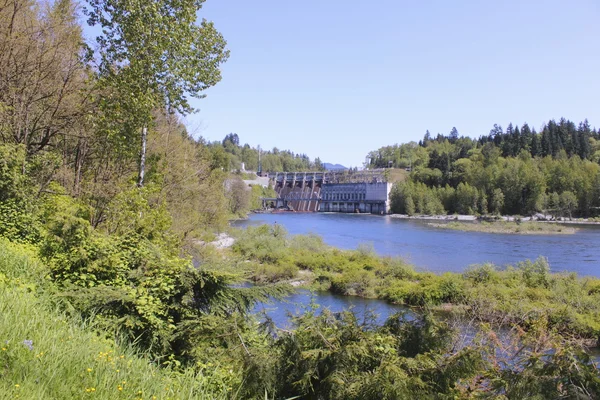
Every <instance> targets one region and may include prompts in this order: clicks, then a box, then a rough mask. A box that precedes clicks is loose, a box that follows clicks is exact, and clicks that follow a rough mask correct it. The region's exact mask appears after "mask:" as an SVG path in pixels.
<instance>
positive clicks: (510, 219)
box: [387, 214, 600, 225]
mask: <svg viewBox="0 0 600 400" xmlns="http://www.w3.org/2000/svg"><path fill="white" fill-rule="evenodd" d="M387 215H388V216H390V217H391V218H397V219H414V220H424V221H449V222H452V221H457V222H476V221H482V222H489V223H494V222H517V221H518V222H539V223H547V224H571V225H600V222H599V221H588V220H587V219H585V218H583V219H572V220H561V221H556V220H547V219H546V220H544V219H538V218H536V217H518V216H516V217H515V216H510V215H503V216H499V217H497V218H498V219H492V220H487V219H485V217H484V218H481V217H477V216H475V215H411V216H409V215H406V214H387Z"/></svg>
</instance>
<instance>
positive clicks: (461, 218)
mask: <svg viewBox="0 0 600 400" xmlns="http://www.w3.org/2000/svg"><path fill="white" fill-rule="evenodd" d="M250 214H344V215H363V216H364V215H373V216H378V217H381V216H388V217H390V218H396V219H413V220H423V221H449V222H451V221H458V222H476V221H483V222H489V223H494V222H502V221H504V222H539V223H548V224H570V225H600V221H589V220H588V219H587V218H573V219H570V220H568V219H563V220H560V221H558V220H550V219H548V218H551V217H550V216H544V215H543V214H539V215H541V216H542V218H541V219H539V217H521V216H512V215H502V216H498V217H490V218H493V219H490V220H488V219H486V217H485V216H484V217H483V218H482V217H478V216H476V215H407V214H370V213H338V212H320V211H284V210H276V211H267V212H261V211H259V212H257V211H255V210H254V211H250V212H249V213H248V215H250ZM248 218H249V217H246V218H236V219H233V220H230V221H236V220H247V219H248ZM496 218H497V219H496ZM544 218H546V219H544Z"/></svg>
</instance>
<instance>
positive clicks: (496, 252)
mask: <svg viewBox="0 0 600 400" xmlns="http://www.w3.org/2000/svg"><path fill="white" fill-rule="evenodd" d="M430 222H431V221H424V220H408V219H397V218H392V217H390V216H374V215H360V214H358V215H357V214H333V213H285V214H252V215H251V216H250V218H249V219H247V220H243V221H235V222H234V223H233V224H232V225H233V226H236V227H240V228H243V227H247V226H257V225H261V224H275V223H277V224H279V225H282V226H284V227H285V228H286V230H287V231H288V232H289V233H290V234H292V235H295V234H307V233H315V234H318V235H320V236H321V237H322V238H323V240H324V241H325V243H327V244H329V245H332V246H335V247H338V248H342V249H356V248H357V247H358V246H359V245H361V244H369V245H372V246H373V248H374V249H375V251H376V252H377V253H378V254H380V255H390V256H399V257H402V258H404V259H405V260H407V261H409V262H410V263H411V264H413V265H414V266H415V267H416V268H417V269H421V270H428V271H433V272H437V273H442V272H447V271H452V272H460V271H463V270H464V269H465V268H466V267H467V266H469V265H471V264H478V263H484V262H493V263H495V264H496V265H499V266H504V265H507V264H514V263H516V262H518V261H523V260H526V259H532V260H533V259H535V258H537V257H538V256H540V255H542V256H544V257H547V258H548V260H549V262H550V267H551V269H552V271H554V272H559V271H574V272H577V273H578V274H579V275H580V276H584V275H590V276H596V277H600V249H599V248H598V247H600V226H594V225H582V226H577V227H578V228H579V230H578V231H577V232H576V233H575V234H572V235H508V234H495V233H479V232H461V231H453V230H444V229H439V228H434V227H432V226H430V225H429V223H430ZM433 222H436V223H437V222H439V221H433ZM313 305H315V306H318V307H319V309H323V308H328V309H330V310H331V311H333V312H339V311H342V310H352V311H353V312H354V313H355V315H356V316H357V318H358V321H359V322H362V321H363V320H364V319H365V316H368V315H369V314H374V315H375V323H377V324H383V322H385V320H387V319H388V318H389V317H390V316H391V315H393V314H395V313H398V312H403V313H405V314H407V317H408V318H410V317H411V316H414V315H415V314H414V313H413V312H412V311H410V309H408V308H407V307H404V306H401V305H395V304H390V303H387V302H386V301H383V300H378V299H363V298H359V297H350V296H340V295H336V294H333V293H331V292H310V291H308V290H304V289H301V290H298V291H296V292H295V293H294V294H292V295H290V296H288V297H287V298H286V299H284V300H283V301H274V302H272V303H271V304H264V303H260V304H258V305H257V306H256V307H255V308H254V312H256V313H262V312H264V313H266V314H267V315H268V316H269V318H271V319H272V320H273V322H274V323H275V325H276V326H278V327H280V328H286V327H290V319H289V316H290V315H298V314H301V313H303V312H305V311H306V310H307V309H309V308H310V307H312V306H313ZM317 312H318V311H317ZM471 334H472V333H471ZM591 354H592V355H593V357H594V358H595V360H596V361H598V362H600V349H597V348H596V349H592V351H591Z"/></svg>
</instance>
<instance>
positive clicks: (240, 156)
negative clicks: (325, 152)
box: [206, 133, 324, 172]
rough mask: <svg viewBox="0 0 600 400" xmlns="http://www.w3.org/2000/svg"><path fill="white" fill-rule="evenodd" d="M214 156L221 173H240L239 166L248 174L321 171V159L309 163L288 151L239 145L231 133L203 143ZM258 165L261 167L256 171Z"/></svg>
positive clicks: (304, 155)
mask: <svg viewBox="0 0 600 400" xmlns="http://www.w3.org/2000/svg"><path fill="white" fill-rule="evenodd" d="M206 145H207V146H208V148H209V149H210V150H211V151H212V152H213V159H214V167H220V168H222V169H223V170H228V171H229V170H240V169H241V167H242V163H244V169H246V170H247V171H255V172H258V171H259V170H260V171H261V172H289V171H300V172H302V171H322V170H323V169H324V168H323V163H322V162H321V159H320V158H318V157H317V158H315V159H314V160H311V159H310V158H309V157H308V156H307V155H306V154H295V153H294V152H292V151H290V150H279V149H278V148H277V147H274V148H273V149H272V150H262V149H260V147H258V148H254V147H250V145H249V144H247V143H246V144H244V145H241V144H240V138H239V136H238V134H237V133H230V134H228V135H227V136H225V138H224V139H223V141H221V142H219V141H215V142H206ZM259 164H260V167H259Z"/></svg>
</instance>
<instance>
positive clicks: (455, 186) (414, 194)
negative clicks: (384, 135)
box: [368, 120, 600, 218]
mask: <svg viewBox="0 0 600 400" xmlns="http://www.w3.org/2000/svg"><path fill="white" fill-rule="evenodd" d="M564 132H570V133H569V134H568V135H565V134H564ZM597 135H598V133H597V132H595V131H594V132H593V131H592V130H591V129H590V127H589V124H588V123H587V122H585V123H582V124H580V126H579V127H578V128H576V127H575V125H574V124H573V123H572V122H570V121H566V120H561V121H560V123H558V124H557V123H556V122H555V121H550V122H549V123H548V124H547V125H546V126H545V127H544V131H543V132H542V134H541V135H539V134H537V133H535V132H532V131H531V130H530V129H529V127H528V126H527V125H524V126H523V128H522V129H520V130H519V128H518V127H516V128H513V127H512V125H510V126H509V128H508V131H507V133H504V132H503V131H502V128H501V127H499V126H497V125H495V126H494V129H493V130H492V131H491V132H490V136H482V137H480V138H479V139H478V140H473V139H469V138H458V139H457V138H453V137H451V136H443V135H438V136H437V137H436V138H432V137H431V135H426V136H427V138H425V139H424V140H423V141H422V142H420V146H419V147H418V150H416V149H413V150H411V152H413V153H424V154H425V155H426V156H423V157H422V158H421V159H422V160H426V162H423V163H420V164H415V165H414V168H413V171H412V173H411V174H410V182H404V183H401V184H396V185H395V186H396V188H395V189H393V190H392V193H391V195H390V200H391V208H392V212H395V213H402V214H410V215H412V214H414V213H419V214H432V213H437V214H445V213H449V214H453V213H459V214H477V213H480V214H484V215H485V214H487V213H490V212H491V213H494V214H504V215H515V214H516V215H532V214H534V213H537V212H541V211H543V212H549V213H551V214H552V215H553V216H554V218H558V217H565V216H567V217H569V218H571V217H572V216H573V215H575V216H583V217H588V216H590V215H595V214H596V213H597V212H598V209H599V207H600V191H599V190H600V189H598V188H599V187H600V186H598V183H599V182H600V165H599V164H598V162H597V160H595V159H592V156H591V154H592V152H591V147H590V146H592V145H591V144H593V145H594V146H595V147H594V148H596V147H598V146H596V144H597V143H598V140H597V139H595V138H594V137H596V136H597ZM540 136H541V139H540ZM551 138H552V139H551ZM574 138H575V139H574ZM583 138H585V139H583ZM540 140H542V142H544V143H545V144H544V146H546V149H545V150H541V149H536V148H535V147H536V144H535V143H536V142H537V143H539V141H540ZM581 143H587V144H586V145H585V146H583V147H581V145H580V144H581ZM590 143H591V144H590ZM409 145H410V144H403V145H394V146H387V147H382V148H381V149H379V150H377V151H375V152H370V153H369V155H368V158H369V159H370V166H371V167H377V166H382V165H384V166H387V164H388V163H389V162H391V163H393V164H394V165H396V164H403V162H402V161H400V158H398V157H399V156H398V154H399V153H402V152H403V151H405V150H406V149H408V148H411V147H410V146H409ZM544 146H542V147H544ZM584 147H585V148H584ZM403 149H404V150H403ZM557 149H558V150H557ZM438 200H439V202H438ZM440 202H441V205H443V207H440V205H439V203H440ZM413 209H414V210H413Z"/></svg>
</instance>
